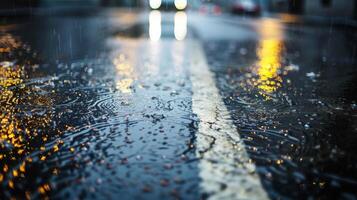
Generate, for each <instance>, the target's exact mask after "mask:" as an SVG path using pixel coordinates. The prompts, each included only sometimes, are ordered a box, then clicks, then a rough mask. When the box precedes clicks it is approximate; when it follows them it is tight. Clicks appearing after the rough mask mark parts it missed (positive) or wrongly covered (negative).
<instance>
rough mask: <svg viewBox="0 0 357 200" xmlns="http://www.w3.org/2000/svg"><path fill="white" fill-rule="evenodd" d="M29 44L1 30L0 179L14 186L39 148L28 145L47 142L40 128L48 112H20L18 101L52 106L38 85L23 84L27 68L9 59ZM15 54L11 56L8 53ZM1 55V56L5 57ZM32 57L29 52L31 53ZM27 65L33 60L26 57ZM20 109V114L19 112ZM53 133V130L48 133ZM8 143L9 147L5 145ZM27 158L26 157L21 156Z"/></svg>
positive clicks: (43, 125)
mask: <svg viewBox="0 0 357 200" xmlns="http://www.w3.org/2000/svg"><path fill="white" fill-rule="evenodd" d="M24 49H25V50H28V49H29V48H28V47H27V46H26V45H24V44H22V42H21V41H20V40H19V39H17V38H15V37H13V36H12V35H10V34H7V33H5V34H4V33H2V34H0V53H1V55H4V57H6V58H7V59H8V60H0V110H1V112H0V148H1V150H4V149H6V151H2V153H1V154H0V182H4V183H7V185H8V187H10V188H12V189H13V188H15V187H16V183H17V182H16V181H17V180H18V178H23V177H25V172H26V163H29V162H32V159H31V158H30V157H27V156H28V155H30V154H31V153H32V152H33V151H36V149H38V147H37V146H31V144H32V143H33V142H34V141H36V144H38V142H40V141H42V142H44V143H45V142H46V141H47V137H48V136H47V135H45V133H44V132H43V130H45V129H46V127H48V126H49V124H50V120H51V114H50V113H49V112H48V113H47V112H46V113H43V114H41V115H23V113H22V111H23V110H20V109H21V108H19V105H23V104H24V103H25V102H26V104H32V105H40V106H45V107H47V108H49V107H51V106H52V100H51V99H50V98H49V97H48V96H46V95H41V94H39V92H38V91H39V90H40V89H38V88H35V87H33V86H31V85H25V84H24V83H25V79H26V70H25V67H24V64H21V63H20V61H19V62H18V63H16V62H12V61H13V60H15V59H16V56H17V55H18V54H17V53H18V52H21V55H22V56H25V55H26V54H24V53H22V52H23V50H24ZM14 55H15V58H13V59H11V57H14ZM4 57H1V58H4ZM31 58H32V54H31ZM25 61H26V65H31V63H32V61H30V60H25ZM20 113H21V114H22V115H21V116H20ZM51 134H53V133H51ZM8 147H10V148H8ZM24 158H26V159H24Z"/></svg>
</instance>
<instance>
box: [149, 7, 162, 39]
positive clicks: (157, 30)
mask: <svg viewBox="0 0 357 200" xmlns="http://www.w3.org/2000/svg"><path fill="white" fill-rule="evenodd" d="M149 37H150V40H152V41H158V40H160V38H161V13H160V11H158V10H152V11H151V12H150V15H149Z"/></svg>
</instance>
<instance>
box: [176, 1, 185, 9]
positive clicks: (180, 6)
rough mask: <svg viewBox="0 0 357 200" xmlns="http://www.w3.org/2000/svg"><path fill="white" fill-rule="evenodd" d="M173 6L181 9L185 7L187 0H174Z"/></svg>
mask: <svg viewBox="0 0 357 200" xmlns="http://www.w3.org/2000/svg"><path fill="white" fill-rule="evenodd" d="M175 7H176V9H177V10H183V9H185V8H186V7H187V0H175Z"/></svg>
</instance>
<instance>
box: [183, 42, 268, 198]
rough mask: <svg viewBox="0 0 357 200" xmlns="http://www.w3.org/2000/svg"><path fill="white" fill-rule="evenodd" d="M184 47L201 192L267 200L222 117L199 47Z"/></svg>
mask: <svg viewBox="0 0 357 200" xmlns="http://www.w3.org/2000/svg"><path fill="white" fill-rule="evenodd" d="M188 46H190V47H191V48H189V49H190V50H191V52H190V53H191V54H190V55H191V56H192V58H191V65H190V71H191V82H192V90H193V96H192V101H193V102H192V109H193V112H194V113H195V114H196V115H197V116H198V118H199V119H200V123H199V128H198V133H197V140H196V145H197V150H196V154H197V156H199V157H202V159H200V162H199V164H198V165H199V170H200V172H199V176H200V178H201V179H202V181H201V183H200V187H201V189H203V191H204V192H206V193H208V194H210V198H209V199H213V200H215V199H219V200H221V199H249V200H254V199H269V197H268V195H267V193H266V192H265V190H264V189H263V187H262V184H261V182H260V179H259V177H258V175H257V174H256V173H255V165H254V164H253V163H252V161H251V160H250V158H249V156H248V154H247V152H246V150H245V146H244V143H243V141H241V139H240V137H239V134H238V133H237V129H236V127H235V126H234V125H233V122H232V121H231V120H230V119H227V117H226V116H229V112H228V110H227V108H226V106H225V105H224V102H223V100H222V97H221V96H220V95H219V91H218V89H217V87H216V85H215V81H214V76H213V74H212V73H211V71H210V70H209V68H208V64H207V61H206V58H205V55H204V53H203V49H202V47H201V44H200V43H199V42H191V43H190V45H188ZM213 138H214V139H213ZM212 142H214V143H212ZM210 146H211V147H210ZM222 188H225V189H222Z"/></svg>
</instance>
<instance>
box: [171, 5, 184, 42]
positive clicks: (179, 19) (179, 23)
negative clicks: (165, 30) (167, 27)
mask: <svg viewBox="0 0 357 200" xmlns="http://www.w3.org/2000/svg"><path fill="white" fill-rule="evenodd" d="M174 32H175V38H176V39H177V40H183V39H185V37H186V35H187V15H186V13H185V12H183V11H180V12H176V14H175V30H174Z"/></svg>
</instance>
